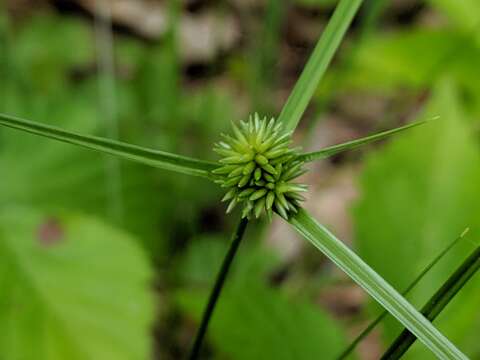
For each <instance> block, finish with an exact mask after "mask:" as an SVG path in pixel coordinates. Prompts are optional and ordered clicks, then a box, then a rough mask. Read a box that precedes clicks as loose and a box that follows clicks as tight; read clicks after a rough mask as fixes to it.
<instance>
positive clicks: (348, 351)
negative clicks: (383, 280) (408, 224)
mask: <svg viewBox="0 0 480 360" xmlns="http://www.w3.org/2000/svg"><path fill="white" fill-rule="evenodd" d="M467 232H468V228H467V229H465V231H463V232H462V234H461V235H460V236H459V237H457V238H456V239H455V240H454V241H452V242H451V243H450V244H448V246H447V247H446V248H445V249H443V250H442V252H440V253H439V254H438V255H437V256H436V257H435V259H433V260H432V262H430V264H428V265H427V266H426V267H425V268H424V269H423V270H422V272H421V273H420V274H418V276H417V277H416V278H415V280H413V281H412V282H411V283H410V285H408V286H407V288H406V289H405V290H404V291H402V292H401V294H402V295H407V294H408V293H410V291H411V290H412V289H413V288H414V287H415V286H416V285H417V284H418V283H419V282H420V280H422V279H423V278H424V277H425V275H426V274H427V273H428V272H429V271H430V269H432V268H433V267H434V266H435V265H436V264H437V263H438V262H439V261H440V260H441V259H442V258H443V257H444V256H445V255H446V254H447V253H448V252H450V250H451V249H452V248H453V247H454V246H455V245H456V244H457V243H458V242H459V241H460V240H461V239H463V237H464V236H465V234H466V233H467ZM388 314H389V313H388V311H386V310H384V311H383V312H382V313H381V314H380V315H379V316H378V317H377V318H376V319H375V320H373V321H372V322H371V323H370V324H369V325H368V326H367V327H366V328H365V330H363V331H362V332H361V333H360V335H358V336H357V337H356V338H355V340H353V342H352V343H351V344H350V345H349V346H348V347H347V348H346V349H345V350H344V351H343V352H342V353H341V354H340V355H339V356H338V358H337V360H343V359H346V358H347V356H349V355H350V354H351V353H352V351H353V350H355V348H356V346H357V345H358V344H359V343H360V342H361V341H362V340H363V339H364V338H365V337H366V336H367V335H368V334H369V333H370V332H371V331H372V330H373V329H374V328H375V327H376V326H377V325H378V324H379V323H380V322H381V321H382V320H383V319H384V318H385V316H387V315H388Z"/></svg>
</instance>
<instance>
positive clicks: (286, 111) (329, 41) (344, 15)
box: [279, 0, 362, 132]
mask: <svg viewBox="0 0 480 360" xmlns="http://www.w3.org/2000/svg"><path fill="white" fill-rule="evenodd" d="M361 3H362V0H341V1H340V3H339V4H338V5H337V7H336V9H335V12H334V14H333V16H332V18H331V19H330V21H329V23H328V25H327V27H326V28H325V31H324V32H323V34H322V36H321V37H320V39H319V41H318V43H317V45H316V46H315V49H314V50H313V53H312V55H311V56H310V59H309V60H308V62H307V65H306V66H305V68H304V69H303V72H302V74H301V75H300V78H299V79H298V81H297V83H296V84H295V87H294V88H293V91H292V92H291V94H290V96H289V98H288V100H287V102H286V103H285V106H284V107H283V109H282V112H281V113H280V116H279V120H280V121H282V122H283V123H284V126H285V131H287V132H290V131H293V130H294V129H295V128H296V127H297V125H298V122H299V121H300V118H301V117H302V115H303V113H304V112H305V109H306V108H307V106H308V103H309V102H310V99H311V98H312V96H313V94H314V92H315V90H316V89H317V86H318V83H319V82H320V80H321V79H322V77H323V75H324V74H325V71H326V70H327V68H328V66H329V64H330V62H331V61H332V58H333V56H334V55H335V52H336V51H337V49H338V47H339V45H340V43H341V41H342V39H343V37H344V35H345V33H346V32H347V29H348V27H349V25H350V23H351V22H352V20H353V17H354V16H355V14H356V13H357V11H358V9H359V7H360V5H361Z"/></svg>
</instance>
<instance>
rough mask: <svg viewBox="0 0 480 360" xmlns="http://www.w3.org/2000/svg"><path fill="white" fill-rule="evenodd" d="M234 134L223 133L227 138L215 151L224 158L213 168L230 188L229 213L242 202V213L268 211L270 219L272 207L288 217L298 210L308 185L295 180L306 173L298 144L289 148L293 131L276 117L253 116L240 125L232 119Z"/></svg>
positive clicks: (254, 213) (225, 185)
mask: <svg viewBox="0 0 480 360" xmlns="http://www.w3.org/2000/svg"><path fill="white" fill-rule="evenodd" d="M232 128H233V133H234V136H233V137H232V136H229V135H225V134H222V137H223V139H224V141H220V142H218V143H216V144H215V147H214V151H215V152H216V153H218V154H220V155H221V156H223V158H222V159H221V160H220V161H219V162H220V163H221V164H222V165H221V166H220V167H219V168H217V169H215V170H214V171H213V174H214V175H215V176H216V177H217V179H216V182H217V183H218V184H220V185H221V186H222V187H225V188H228V191H227V193H226V194H225V196H224V198H223V200H222V201H230V203H229V205H228V208H227V213H229V212H231V211H232V210H233V209H234V208H235V206H236V205H237V204H239V203H243V204H244V207H243V212H242V217H247V218H251V217H252V215H255V217H257V218H258V217H260V215H261V214H262V213H263V212H264V211H265V212H266V214H267V216H268V217H269V218H270V219H271V217H272V214H273V211H275V212H277V213H278V214H279V215H281V216H282V217H283V218H285V219H288V217H289V215H290V214H291V212H297V209H298V207H299V202H300V201H302V200H304V197H303V196H301V195H300V193H301V192H304V191H306V190H307V187H306V186H305V185H301V184H295V183H292V180H293V179H295V178H297V177H298V176H300V175H302V174H304V173H305V171H304V170H303V169H302V166H303V162H302V161H300V160H298V148H293V149H290V148H289V147H288V146H289V145H290V143H291V142H292V140H291V133H284V132H283V131H282V124H281V123H277V122H275V119H273V118H272V119H271V120H270V121H267V118H266V117H265V118H263V119H260V118H259V116H258V114H255V115H254V116H253V117H252V116H250V118H249V120H248V122H244V121H241V122H240V124H239V126H236V125H235V124H233V123H232Z"/></svg>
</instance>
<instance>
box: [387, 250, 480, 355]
mask: <svg viewBox="0 0 480 360" xmlns="http://www.w3.org/2000/svg"><path fill="white" fill-rule="evenodd" d="M479 268H480V246H478V247H477V249H476V250H475V251H474V252H473V253H472V254H470V256H469V257H468V258H467V259H466V260H465V261H464V262H463V263H462V264H461V265H460V267H459V268H458V269H457V270H456V271H455V272H454V273H453V274H452V275H451V276H450V277H449V278H448V280H447V281H446V282H445V283H444V284H443V285H442V287H441V288H440V289H438V291H437V292H436V293H435V294H434V295H433V296H432V298H431V299H430V300H429V301H428V302H427V304H425V306H424V307H423V308H422V314H423V315H424V316H425V317H426V318H427V319H428V320H430V321H433V320H435V318H436V317H437V316H438V314H440V313H441V312H442V310H443V309H444V308H445V306H447V304H448V303H449V302H450V300H452V299H453V298H454V297H455V295H456V294H457V293H458V292H459V291H460V289H461V288H462V287H463V286H464V285H465V284H466V283H467V282H468V280H470V278H471V277H472V276H473V275H474V274H475V273H476V272H477V271H478V269H479ZM415 340H416V336H415V335H413V334H412V333H411V332H410V331H408V330H404V331H403V332H402V333H401V334H400V336H399V337H398V338H397V339H396V340H395V341H394V342H393V344H392V345H391V346H390V348H388V350H387V351H386V352H385V354H384V355H383V356H382V359H384V360H386V359H388V360H393V359H400V358H401V357H402V355H403V354H405V352H406V351H407V350H408V349H409V348H410V346H412V344H413V343H414V342H415Z"/></svg>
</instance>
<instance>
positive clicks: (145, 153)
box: [0, 114, 217, 177]
mask: <svg viewBox="0 0 480 360" xmlns="http://www.w3.org/2000/svg"><path fill="white" fill-rule="evenodd" d="M0 125H3V126H6V127H9V128H12V129H17V130H21V131H25V132H29V133H31V134H35V135H40V136H43V137H47V138H51V139H55V140H58V141H62V142H65V143H69V144H73V145H78V146H81V147H84V148H87V149H91V150H95V151H99V152H102V153H106V154H110V155H114V156H117V157H119V158H122V159H127V160H132V161H136V162H138V163H142V164H146V165H150V166H153V167H157V168H160V169H165V170H171V171H175V172H179V173H182V174H187V175H193V176H203V177H209V176H210V171H211V170H213V169H215V167H216V166H217V165H216V164H215V163H213V162H208V161H203V160H198V159H194V158H190V157H186V156H181V155H177V154H172V153H168V152H164V151H159V150H152V149H148V148H144V147H140V146H136V145H131V144H127V143H123V142H119V141H114V140H109V139H106V138H101V137H97V136H90V135H81V134H77V133H74V132H71V131H66V130H63V129H60V128H57V127H54V126H48V125H44V124H41V123H37V122H33V121H29V120H25V119H21V118H18V117H14V116H10V115H6V114H0Z"/></svg>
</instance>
